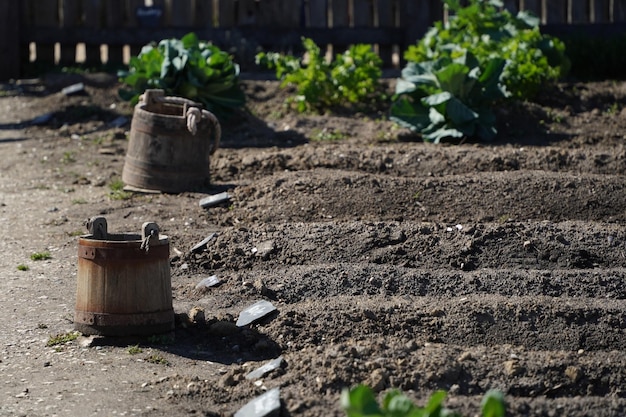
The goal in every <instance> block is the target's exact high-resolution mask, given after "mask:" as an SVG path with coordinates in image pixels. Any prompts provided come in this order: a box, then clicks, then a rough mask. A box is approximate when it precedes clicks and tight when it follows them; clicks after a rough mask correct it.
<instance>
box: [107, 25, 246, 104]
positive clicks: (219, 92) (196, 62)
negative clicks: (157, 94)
mask: <svg viewBox="0 0 626 417" xmlns="http://www.w3.org/2000/svg"><path fill="white" fill-rule="evenodd" d="M128 67H129V69H128V71H123V72H120V73H119V75H120V77H121V81H122V82H123V83H124V84H126V85H127V86H129V87H130V89H120V91H119V94H120V97H122V98H123V99H125V100H130V101H131V103H133V104H134V103H137V101H138V99H139V95H140V94H143V92H144V91H145V90H146V89H150V88H157V89H162V90H164V91H165V94H166V95H174V96H179V97H184V98H187V99H190V100H193V101H196V102H199V103H202V104H203V105H204V107H205V108H206V109H207V110H209V111H211V112H213V113H215V114H216V115H218V116H219V115H222V116H223V115H224V114H226V113H228V112H229V111H231V110H232V109H234V108H237V107H240V106H242V105H243V104H244V103H245V95H244V94H243V91H241V88H240V87H239V65H237V64H236V63H235V62H233V60H232V58H231V56H230V55H229V54H228V53H226V52H224V51H222V50H221V49H219V48H218V47H217V46H215V45H212V44H211V43H209V42H205V41H200V40H198V37H197V36H196V34H195V33H189V34H187V35H185V36H183V37H182V38H181V39H164V40H162V41H160V42H159V43H158V44H157V45H155V44H150V45H146V46H144V47H143V48H142V50H141V52H140V53H139V55H138V56H136V57H132V58H131V60H130V62H129V65H128Z"/></svg>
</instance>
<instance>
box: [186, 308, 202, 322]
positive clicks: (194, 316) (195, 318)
mask: <svg viewBox="0 0 626 417" xmlns="http://www.w3.org/2000/svg"><path fill="white" fill-rule="evenodd" d="M189 321H191V322H192V323H193V324H205V321H204V309H203V308H202V307H193V308H192V309H191V310H189Z"/></svg>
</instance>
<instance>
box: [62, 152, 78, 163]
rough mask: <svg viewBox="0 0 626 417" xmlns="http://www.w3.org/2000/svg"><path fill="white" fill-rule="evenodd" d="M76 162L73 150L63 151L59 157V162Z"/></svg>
mask: <svg viewBox="0 0 626 417" xmlns="http://www.w3.org/2000/svg"><path fill="white" fill-rule="evenodd" d="M74 162H76V156H75V155H74V152H63V157H62V158H61V163H63V164H71V163H74Z"/></svg>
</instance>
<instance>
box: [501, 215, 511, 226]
mask: <svg viewBox="0 0 626 417" xmlns="http://www.w3.org/2000/svg"><path fill="white" fill-rule="evenodd" d="M510 218H511V217H510V216H509V215H508V214H503V215H502V216H500V217H498V223H500V224H504V223H506V222H508V221H509V219H510Z"/></svg>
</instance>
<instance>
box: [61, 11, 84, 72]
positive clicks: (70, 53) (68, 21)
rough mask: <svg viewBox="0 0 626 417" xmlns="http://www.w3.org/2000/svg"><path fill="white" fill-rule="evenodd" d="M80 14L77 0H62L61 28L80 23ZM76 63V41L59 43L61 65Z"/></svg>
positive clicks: (75, 25)
mask: <svg viewBox="0 0 626 417" xmlns="http://www.w3.org/2000/svg"><path fill="white" fill-rule="evenodd" d="M81 20H82V16H81V11H80V3H79V1H78V0H63V4H62V8H61V26H62V27H63V28H72V27H77V26H79V25H80V24H81ZM75 63H76V43H62V44H61V56H60V64H61V65H70V66H71V65H74V64H75Z"/></svg>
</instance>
